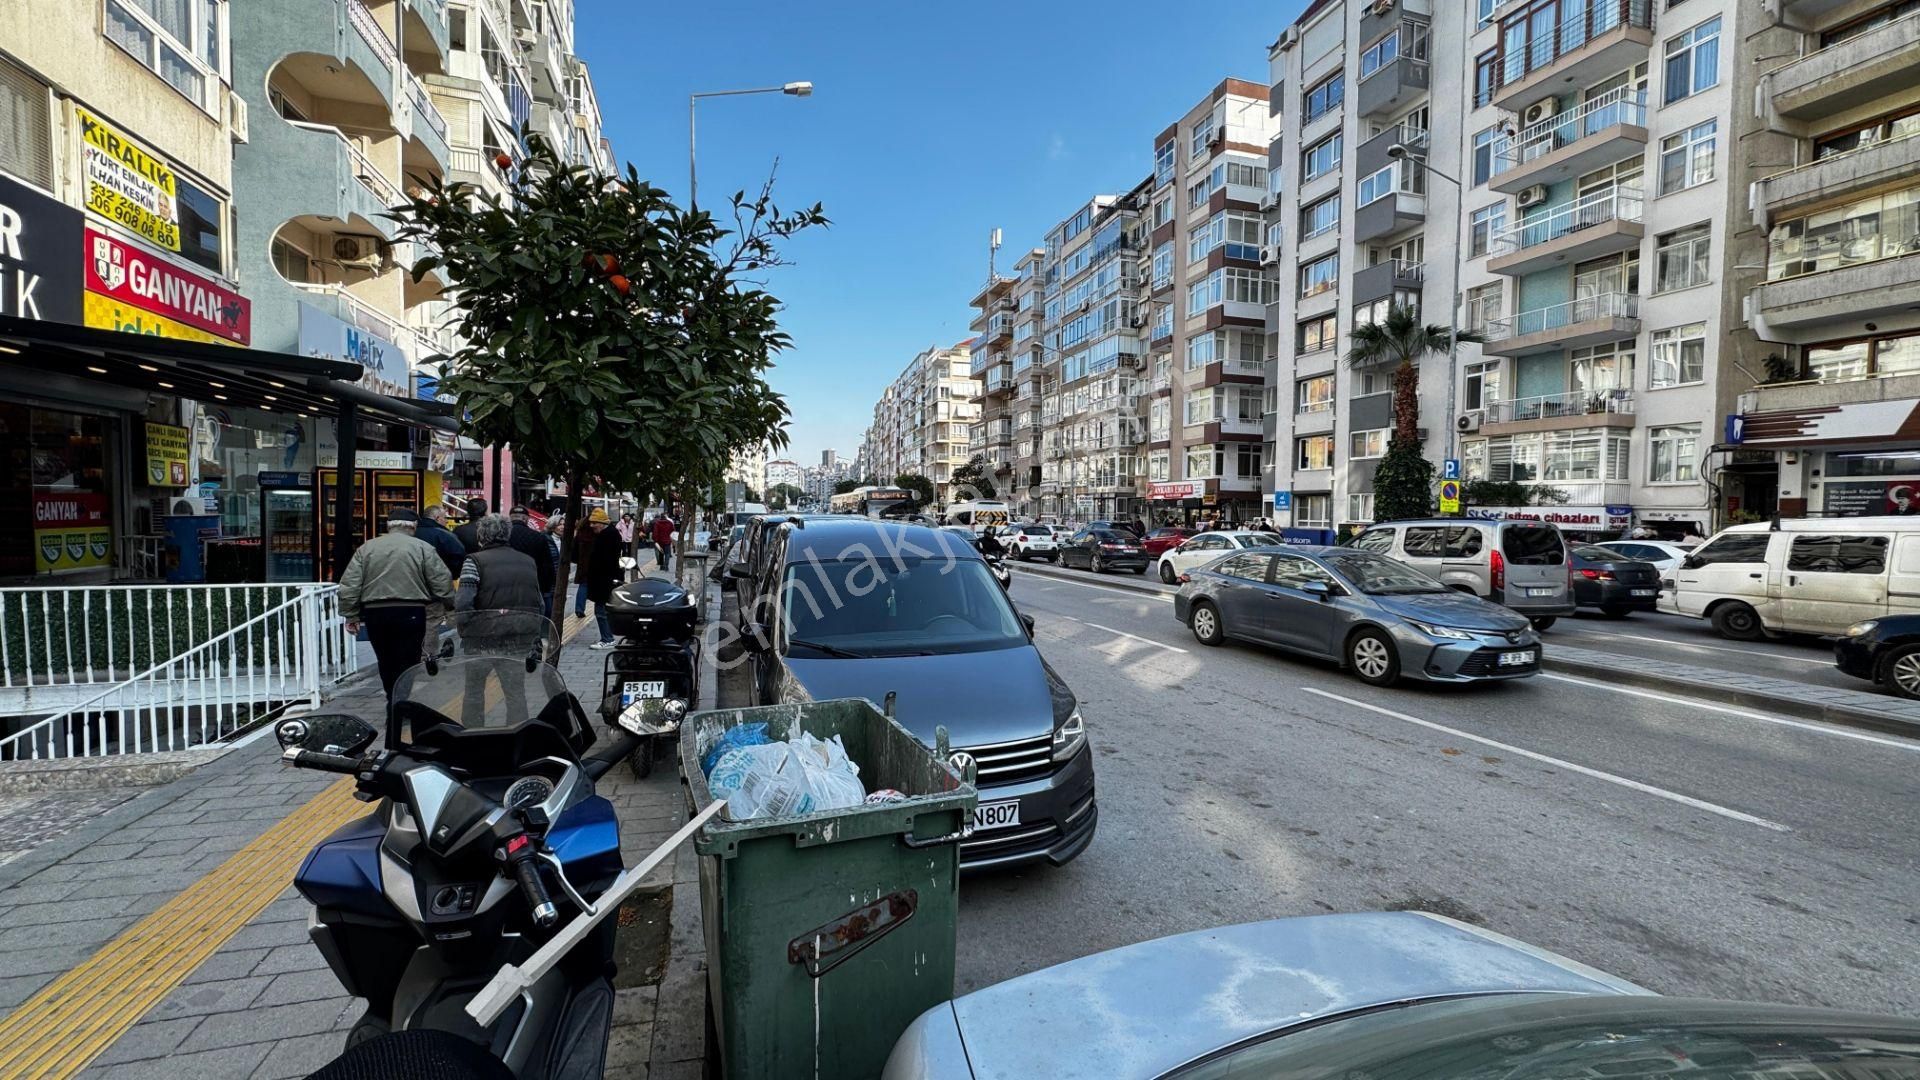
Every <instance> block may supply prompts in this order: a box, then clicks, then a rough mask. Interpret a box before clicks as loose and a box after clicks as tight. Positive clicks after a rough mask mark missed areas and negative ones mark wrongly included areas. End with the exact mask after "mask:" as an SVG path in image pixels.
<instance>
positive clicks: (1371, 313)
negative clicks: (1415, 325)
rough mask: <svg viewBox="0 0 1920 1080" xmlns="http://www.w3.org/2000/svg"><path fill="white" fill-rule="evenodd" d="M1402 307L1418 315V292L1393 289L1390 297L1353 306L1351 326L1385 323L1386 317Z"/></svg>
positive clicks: (1415, 290)
mask: <svg viewBox="0 0 1920 1080" xmlns="http://www.w3.org/2000/svg"><path fill="white" fill-rule="evenodd" d="M1397 307H1402V308H1407V309H1408V310H1410V311H1412V312H1414V313H1415V314H1418V313H1419V311H1420V290H1418V289H1395V290H1393V295H1392V296H1383V297H1381V298H1380V299H1378V300H1372V301H1369V302H1367V303H1365V304H1355V305H1353V325H1355V326H1368V325H1371V324H1374V323H1383V322H1386V321H1387V315H1388V314H1389V313H1390V312H1392V311H1393V309H1394V308H1397Z"/></svg>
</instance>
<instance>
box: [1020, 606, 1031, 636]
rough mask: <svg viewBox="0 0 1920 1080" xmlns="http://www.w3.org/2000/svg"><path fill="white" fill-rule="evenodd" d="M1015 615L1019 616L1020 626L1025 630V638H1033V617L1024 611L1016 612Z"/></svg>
mask: <svg viewBox="0 0 1920 1080" xmlns="http://www.w3.org/2000/svg"><path fill="white" fill-rule="evenodd" d="M1017 614H1018V615H1019V616H1020V625H1021V626H1024V627H1026V628H1027V636H1028V637H1032V636H1033V616H1031V615H1029V614H1027V613H1026V612H1024V611H1022V612H1018V613H1017Z"/></svg>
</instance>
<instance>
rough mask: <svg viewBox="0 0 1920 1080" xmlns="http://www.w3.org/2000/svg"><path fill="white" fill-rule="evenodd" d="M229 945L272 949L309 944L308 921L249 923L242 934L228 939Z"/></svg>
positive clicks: (239, 947) (241, 931)
mask: <svg viewBox="0 0 1920 1080" xmlns="http://www.w3.org/2000/svg"><path fill="white" fill-rule="evenodd" d="M227 944H228V945H231V946H233V947H234V948H236V949H252V948H262V947H265V948H272V947H274V946H276V945H305V944H307V924H306V920H304V919H302V920H299V921H293V920H288V921H284V922H270V923H248V924H247V925H246V926H243V927H241V928H240V932H239V933H237V934H235V935H233V937H232V938H230V939H228V941H227Z"/></svg>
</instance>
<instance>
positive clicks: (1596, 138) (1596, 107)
mask: <svg viewBox="0 0 1920 1080" xmlns="http://www.w3.org/2000/svg"><path fill="white" fill-rule="evenodd" d="M1646 147H1647V93H1646V91H1645V90H1634V89H1630V88H1628V87H1621V88H1620V89H1618V90H1609V91H1608V92H1606V93H1604V94H1602V95H1600V96H1599V97H1597V98H1594V99H1593V100H1591V101H1587V102H1582V103H1581V104H1580V105H1579V107H1577V108H1573V109H1569V110H1568V111H1566V112H1563V113H1555V114H1554V115H1552V116H1549V117H1547V118H1546V119H1544V120H1540V121H1538V122H1536V123H1533V124H1529V125H1527V126H1526V127H1524V128H1521V129H1520V130H1519V131H1518V132H1515V133H1514V134H1513V136H1512V137H1510V138H1503V139H1496V140H1495V141H1494V144H1493V178H1492V179H1491V180H1489V181H1488V182H1487V186H1488V187H1490V188H1492V189H1493V190H1495V191H1499V192H1504V193H1506V194H1509V195H1511V194H1512V193H1514V192H1516V191H1520V190H1522V189H1524V188H1529V187H1532V186H1533V185H1535V184H1551V183H1556V182H1558V181H1561V180H1566V179H1570V178H1572V177H1575V176H1578V175H1580V174H1582V173H1586V172H1591V171H1593V170H1594V169H1597V168H1599V167H1601V166H1602V165H1609V164H1612V163H1613V162H1615V161H1618V160H1620V159H1621V158H1623V157H1626V156H1628V155H1630V154H1638V153H1641V152H1643V151H1644V150H1646Z"/></svg>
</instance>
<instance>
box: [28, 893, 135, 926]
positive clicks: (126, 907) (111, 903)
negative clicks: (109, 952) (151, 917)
mask: <svg viewBox="0 0 1920 1080" xmlns="http://www.w3.org/2000/svg"><path fill="white" fill-rule="evenodd" d="M80 895H81V896H83V897H84V896H85V895H86V893H85V892H84V891H83V892H82V893H81V894H80ZM172 896H173V894H172V893H152V892H150V893H147V894H145V895H142V896H132V897H127V896H115V897H97V898H93V899H80V898H75V899H72V900H57V901H54V902H53V903H50V904H20V905H18V906H16V907H14V908H13V909H12V910H11V911H9V912H8V913H7V918H6V925H8V926H44V925H46V924H48V923H59V922H67V921H69V920H73V919H86V920H99V919H111V918H115V917H117V916H131V917H132V918H136V919H137V918H139V917H140V916H142V915H145V914H147V913H148V912H150V911H152V910H153V909H154V908H157V907H159V906H160V905H161V904H163V903H165V902H166V901H167V900H168V899H170V898H171V897H172Z"/></svg>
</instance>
